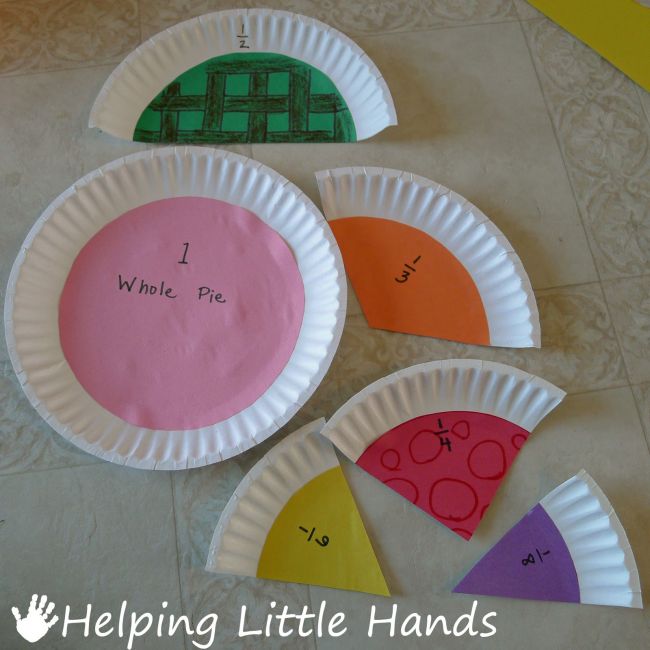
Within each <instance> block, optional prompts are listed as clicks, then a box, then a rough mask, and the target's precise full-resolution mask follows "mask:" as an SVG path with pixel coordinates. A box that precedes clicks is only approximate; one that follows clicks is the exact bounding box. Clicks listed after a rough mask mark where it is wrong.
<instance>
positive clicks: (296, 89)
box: [133, 52, 356, 144]
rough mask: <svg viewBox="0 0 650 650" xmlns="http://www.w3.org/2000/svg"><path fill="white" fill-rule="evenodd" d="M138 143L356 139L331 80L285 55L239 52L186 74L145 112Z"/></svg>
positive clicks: (136, 136)
mask: <svg viewBox="0 0 650 650" xmlns="http://www.w3.org/2000/svg"><path fill="white" fill-rule="evenodd" d="M133 139H134V140H135V141H138V142H181V143H218V144H226V143H259V142H355V141H356V131H355V128H354V121H353V119H352V115H351V114H350V110H349V109H348V107H347V104H346V103H345V101H344V100H343V97H342V96H341V94H340V93H339V91H338V90H337V88H336V86H335V85H334V84H333V83H332V81H331V79H330V78H329V77H328V76H327V75H325V74H323V73H322V72H321V71H320V70H318V69H317V68H315V67H313V66H311V65H309V64H307V63H305V62H304V61H299V60H297V59H294V58H292V57H288V56H285V55H283V54H274V53H268V52H260V53H252V52H251V53H249V52H244V53H240V52H236V53H232V54H225V55H223V56H218V57H214V58H212V59H209V60H207V61H204V62H203V63H200V64H199V65H197V66H194V67H193V68H190V69H189V70H186V71H185V72H183V74H181V75H179V76H178V77H176V79H174V81H172V82H171V83H170V84H169V85H168V86H167V87H166V88H165V89H163V90H162V92H160V93H159V94H158V95H157V96H156V97H155V98H154V99H153V101H151V102H150V104H149V105H148V106H147V108H146V109H145V110H144V111H143V112H142V115H140V118H139V119H138V123H137V124H136V127H135V130H134V133H133Z"/></svg>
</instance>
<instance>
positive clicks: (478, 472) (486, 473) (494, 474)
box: [467, 440, 508, 481]
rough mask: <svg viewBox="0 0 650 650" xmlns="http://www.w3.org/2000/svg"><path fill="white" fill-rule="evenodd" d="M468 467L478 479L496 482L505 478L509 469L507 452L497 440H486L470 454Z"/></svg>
mask: <svg viewBox="0 0 650 650" xmlns="http://www.w3.org/2000/svg"><path fill="white" fill-rule="evenodd" d="M467 466H468V467H469V471H470V472H471V473H472V474H473V475H474V476H475V477H476V478H480V479H485V480H488V481H496V480H498V479H500V478H503V477H504V476H505V473H506V470H507V469H508V464H507V462H506V452H505V450H504V449H503V446H502V445H501V444H500V443H498V442H497V441H496V440H484V441H483V442H479V443H478V444H477V445H476V446H475V447H474V448H473V449H472V451H470V452H469V456H468V457H467Z"/></svg>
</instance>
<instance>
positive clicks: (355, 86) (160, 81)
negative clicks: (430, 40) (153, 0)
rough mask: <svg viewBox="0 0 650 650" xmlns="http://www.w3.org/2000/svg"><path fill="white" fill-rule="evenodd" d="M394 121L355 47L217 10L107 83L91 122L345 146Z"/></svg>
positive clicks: (376, 76) (169, 135) (287, 24)
mask: <svg viewBox="0 0 650 650" xmlns="http://www.w3.org/2000/svg"><path fill="white" fill-rule="evenodd" d="M392 124H397V119H396V116H395V107H394V106H393V100H392V98H391V95H390V92H389V90H388V86H387V85H386V82H385V81H384V79H383V77H382V76H381V74H380V72H379V70H378V69H377V67H376V66H375V65H374V63H373V62H372V61H371V60H370V59H369V58H368V56H367V55H366V54H365V53H364V52H363V50H361V48H360V47H359V46H358V45H356V43H354V42H353V41H351V40H350V39H349V38H347V36H344V35H343V34H341V33H340V32H338V31H337V30H335V29H333V28H332V27H329V26H328V25H325V24H324V23H321V22H319V21H317V20H314V19H313V18H307V17H306V16H300V15H298V14H293V13H289V12H286V11H275V10H271V9H236V10H231V11H219V12H216V13H212V14H207V15H205V16H200V17H198V18H194V19H192V20H188V21H186V22H183V23H180V24H178V25H175V26H174V27H171V28H170V29H167V30H165V31H164V32H161V33H160V34H157V35H156V36H153V37H152V38H150V39H149V40H148V41H146V42H145V43H143V44H142V45H140V47H138V48H137V49H136V50H135V51H134V52H132V53H131V54H129V56H128V57H127V58H126V59H125V60H124V61H123V62H122V63H121V64H120V65H119V66H118V67H117V69H116V70H115V71H114V72H113V73H112V74H111V76H110V77H109V78H108V80H107V81H106V83H105V84H104V87H103V88H102V90H101V92H100V93H99V95H98V97H97V99H96V100H95V104H94V106H93V108H92V111H91V113H90V121H89V125H90V126H91V127H92V126H96V127H99V128H100V129H102V130H104V131H106V132H107V133H111V134H113V135H116V136H118V137H120V138H125V139H128V140H139V141H142V142H193V143H201V142H212V143H225V142H350V141H355V140H365V139H366V138H369V137H370V136H372V135H375V133H378V132H379V131H381V130H382V129H385V128H386V127H387V126H390V125H392Z"/></svg>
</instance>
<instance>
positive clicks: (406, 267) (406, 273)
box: [395, 255, 422, 284]
mask: <svg viewBox="0 0 650 650" xmlns="http://www.w3.org/2000/svg"><path fill="white" fill-rule="evenodd" d="M421 257H422V256H421V255H418V256H417V257H416V258H415V259H414V260H413V261H412V262H411V264H407V263H405V264H404V271H402V277H401V279H400V278H395V282H399V283H400V284H403V283H404V282H406V281H407V280H408V279H409V276H410V275H411V273H415V271H416V269H415V264H417V263H418V262H419V261H420V258H421ZM412 265H413V266H412Z"/></svg>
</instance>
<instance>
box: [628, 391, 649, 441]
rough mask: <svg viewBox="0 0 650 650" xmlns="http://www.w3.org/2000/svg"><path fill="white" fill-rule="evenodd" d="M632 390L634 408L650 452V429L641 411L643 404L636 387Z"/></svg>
mask: <svg viewBox="0 0 650 650" xmlns="http://www.w3.org/2000/svg"><path fill="white" fill-rule="evenodd" d="M630 388H631V390H632V398H633V399H634V406H636V413H637V415H638V416H639V420H640V422H641V430H642V431H643V437H644V438H645V444H646V447H647V448H648V452H650V428H646V423H645V418H644V417H643V411H642V410H641V404H640V402H639V400H638V399H637V398H636V393H635V392H634V386H631V387H630Z"/></svg>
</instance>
